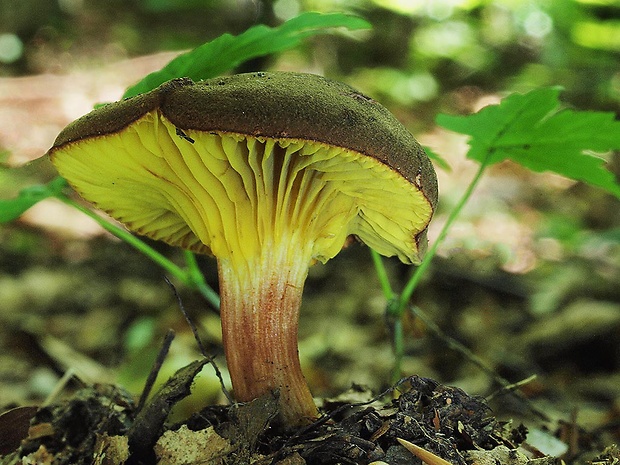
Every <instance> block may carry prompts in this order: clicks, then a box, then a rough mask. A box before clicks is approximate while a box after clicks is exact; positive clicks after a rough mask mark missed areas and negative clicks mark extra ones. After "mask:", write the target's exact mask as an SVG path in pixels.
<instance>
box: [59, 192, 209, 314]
mask: <svg viewBox="0 0 620 465" xmlns="http://www.w3.org/2000/svg"><path fill="white" fill-rule="evenodd" d="M55 196H56V198H57V199H58V200H60V201H62V202H64V203H66V204H67V205H70V206H71V207H73V208H75V209H76V210H79V211H80V212H82V213H84V214H85V215H87V216H88V217H90V218H92V219H93V220H95V222H97V224H99V225H100V226H101V227H102V228H103V229H105V230H106V231H108V232H110V233H112V234H113V235H114V236H116V237H118V238H119V239H121V240H122V241H124V242H126V243H127V244H129V245H130V246H132V247H133V248H135V249H137V250H138V251H140V252H142V253H143V254H144V255H146V256H147V257H149V258H150V259H151V260H153V261H154V262H155V263H156V264H157V265H159V266H160V267H162V268H163V269H164V270H165V271H166V273H168V274H170V275H172V276H174V277H175V278H176V279H178V280H179V281H181V282H182V283H183V284H184V285H185V286H187V287H189V288H190V289H197V290H198V291H199V292H200V293H201V294H202V295H203V296H204V297H205V299H206V300H207V302H209V303H210V304H211V305H212V306H213V307H215V308H219V306H220V298H219V296H218V295H217V293H216V292H215V291H214V290H213V289H212V288H211V287H210V286H209V285H208V284H207V283H206V281H205V279H204V276H203V275H202V273H201V272H200V269H199V268H198V264H197V262H196V257H194V255H193V254H192V253H190V252H187V253H186V254H185V261H186V263H187V265H188V268H187V269H183V268H181V267H179V266H177V265H175V264H174V263H173V262H172V261H170V260H169V259H168V258H166V257H165V256H164V255H162V254H160V253H159V252H158V251H156V250H155V249H153V248H152V247H150V246H149V245H147V244H146V243H145V242H143V241H141V240H140V239H138V238H137V237H136V236H134V235H133V234H131V233H130V232H128V231H126V230H125V229H123V228H121V227H119V226H116V225H115V224H112V223H110V222H109V221H107V220H105V219H104V218H102V217H101V216H99V215H97V214H96V213H95V212H93V211H91V210H89V209H88V208H86V207H84V206H82V205H80V204H79V203H78V202H76V201H75V200H73V199H71V198H70V197H67V196H66V195H64V194H62V193H56V194H55Z"/></svg>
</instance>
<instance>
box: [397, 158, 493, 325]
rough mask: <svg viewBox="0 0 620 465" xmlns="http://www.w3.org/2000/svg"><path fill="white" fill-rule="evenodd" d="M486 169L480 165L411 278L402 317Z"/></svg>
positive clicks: (401, 303) (403, 299) (401, 300)
mask: <svg viewBox="0 0 620 465" xmlns="http://www.w3.org/2000/svg"><path fill="white" fill-rule="evenodd" d="M486 167H487V164H486V163H482V164H481V165H480V167H479V168H478V172H477V173H476V175H475V176H474V178H473V179H472V180H471V182H470V183H469V185H468V186H467V189H466V190H465V192H464V193H463V195H462V197H461V198H460V200H459V201H458V203H457V204H456V205H455V206H454V208H453V209H452V211H451V212H450V215H448V218H447V219H446V222H445V223H444V225H443V227H442V228H441V231H439V235H438V236H437V239H436V240H435V241H434V242H433V244H432V245H431V247H430V248H429V249H428V251H427V252H426V255H425V256H424V259H423V260H422V263H420V266H418V267H417V268H416V270H415V272H414V273H413V275H412V276H411V278H410V279H409V281H408V282H407V284H406V285H405V287H404V289H403V291H402V293H401V294H400V298H399V305H398V312H399V314H400V315H403V314H404V313H405V309H406V307H407V304H408V303H409V300H410V299H411V296H412V295H413V292H414V291H415V290H416V288H417V287H418V284H420V280H421V279H422V277H423V276H424V274H425V273H426V270H427V269H428V267H429V266H430V264H431V261H432V260H433V257H434V256H435V255H436V254H437V250H438V249H439V246H440V245H441V243H442V242H443V241H444V239H445V238H446V236H447V235H448V231H449V230H450V227H451V226H452V223H454V221H455V220H456V218H457V217H458V216H459V214H460V213H461V210H463V207H464V206H465V204H466V203H467V201H468V200H469V198H470V197H471V194H472V193H473V191H474V189H475V188H476V186H477V185H478V182H479V181H480V178H481V177H482V175H483V173H484V171H485V169H486Z"/></svg>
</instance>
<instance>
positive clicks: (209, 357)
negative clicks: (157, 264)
mask: <svg viewBox="0 0 620 465" xmlns="http://www.w3.org/2000/svg"><path fill="white" fill-rule="evenodd" d="M164 281H166V284H168V286H170V288H171V289H172V292H173V293H174V296H175V297H176V299H177V303H178V304H179V308H180V309H181V313H182V314H183V317H184V318H185V321H187V324H188V325H189V327H190V329H191V330H192V334H193V335H194V339H195V340H196V344H198V350H200V353H201V354H202V356H203V357H204V358H206V359H207V360H208V361H209V364H210V365H211V366H212V367H213V371H215V376H217V379H218V380H219V381H220V387H221V389H222V392H223V393H224V396H225V397H226V399H227V400H228V402H229V403H230V404H234V400H233V398H232V396H231V395H230V393H229V392H228V389H226V386H225V385H224V378H223V377H222V372H221V371H220V369H219V368H218V366H217V364H216V363H215V360H214V358H215V357H213V356H212V355H209V354H208V353H207V349H206V348H205V346H204V344H203V343H202V341H201V339H200V336H199V335H198V328H196V325H195V324H194V322H193V321H192V320H191V318H190V317H189V315H188V314H187V311H186V310H185V306H184V305H183V301H182V300H181V296H179V293H178V292H177V289H176V287H175V286H174V284H172V282H171V281H170V280H169V279H168V277H166V276H164Z"/></svg>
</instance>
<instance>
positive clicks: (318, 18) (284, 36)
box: [123, 12, 371, 98]
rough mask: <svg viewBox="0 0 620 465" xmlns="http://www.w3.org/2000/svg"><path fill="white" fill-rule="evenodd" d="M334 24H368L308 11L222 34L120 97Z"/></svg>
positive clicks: (215, 72)
mask: <svg viewBox="0 0 620 465" xmlns="http://www.w3.org/2000/svg"><path fill="white" fill-rule="evenodd" d="M337 27H344V28H347V29H351V30H356V29H367V28H370V27H371V26H370V24H369V23H368V22H367V21H366V20H364V19H362V18H360V17H358V16H351V15H346V14H342V13H329V14H322V13H317V12H307V13H302V14H301V15H299V16H296V17H295V18H292V19H290V20H288V21H286V22H285V23H283V24H281V25H280V26H278V27H274V28H272V27H268V26H265V25H258V26H254V27H251V28H250V29H248V30H247V31H245V32H243V33H242V34H239V35H238V36H233V35H231V34H223V35H221V36H219V37H218V38H216V39H214V40H212V41H211V42H207V43H205V44H203V45H201V46H199V47H197V48H195V49H194V50H192V51H190V52H187V53H184V54H182V55H179V56H178V57H176V58H174V59H173V60H172V61H171V62H170V63H168V64H167V65H166V66H165V67H164V68H162V69H161V70H159V71H155V72H153V73H151V74H149V75H148V76H146V77H145V78H144V79H142V80H141V81H140V82H138V83H137V84H136V85H134V86H132V87H130V88H129V89H127V91H126V92H125V94H124V95H123V98H127V97H132V96H134V95H137V94H141V93H144V92H148V91H149V90H152V89H154V88H156V87H157V86H159V85H160V84H163V83H164V82H166V81H169V80H170V79H174V78H179V77H189V78H191V79H193V80H195V81H198V80H201V79H208V78H212V77H215V76H219V75H221V74H222V73H224V72H226V71H228V70H230V69H232V68H235V67H236V66H239V65H240V64H241V63H243V62H245V61H247V60H250V59H252V58H256V57H260V56H266V55H269V54H272V53H276V52H281V51H283V50H286V49H290V48H293V47H296V46H297V45H299V44H300V43H301V41H302V40H303V39H305V38H306V37H309V36H312V35H316V34H320V33H321V32H324V31H325V30H326V29H332V28H337Z"/></svg>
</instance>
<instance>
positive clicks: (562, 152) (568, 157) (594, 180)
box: [437, 88, 620, 197]
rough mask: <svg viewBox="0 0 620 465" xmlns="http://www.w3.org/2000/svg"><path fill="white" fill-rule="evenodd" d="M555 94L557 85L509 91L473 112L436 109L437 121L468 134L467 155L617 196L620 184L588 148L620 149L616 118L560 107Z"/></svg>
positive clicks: (618, 195) (485, 162)
mask: <svg viewBox="0 0 620 465" xmlns="http://www.w3.org/2000/svg"><path fill="white" fill-rule="evenodd" d="M559 94H560V89H558V88H543V89H538V90H534V91H531V92H528V93H527V94H513V95H510V96H509V97H506V98H505V99H503V100H502V102H501V103H500V104H499V105H492V106H488V107H485V108H483V109H482V110H480V111H479V112H478V113H475V114H473V115H469V116H449V115H439V116H438V117H437V124H439V125H440V126H443V127H444V128H446V129H449V130H452V131H455V132H459V133H462V134H467V135H469V136H471V139H470V140H469V145H470V150H469V152H468V154H467V157H468V158H471V159H473V160H476V161H478V162H480V163H482V164H485V165H491V164H494V163H498V162H500V161H503V160H506V159H510V160H512V161H514V162H516V163H519V164H520V165H523V166H524V167H526V168H528V169H531V170H533V171H537V172H542V171H552V172H554V173H557V174H560V175H562V176H565V177H567V178H570V179H574V180H577V181H583V182H585V183H588V184H591V185H594V186H597V187H600V188H603V189H605V190H606V191H608V192H610V193H612V194H614V195H615V196H617V197H620V184H619V183H618V182H617V181H616V179H615V177H614V175H613V173H611V172H610V171H609V170H607V169H605V160H604V159H602V158H600V157H599V156H596V155H595V154H594V153H593V152H598V153H602V152H607V151H610V150H618V149H620V122H619V121H616V120H615V115H614V114H613V113H608V112H595V111H575V110H570V109H563V108H561V105H560V101H559Z"/></svg>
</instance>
